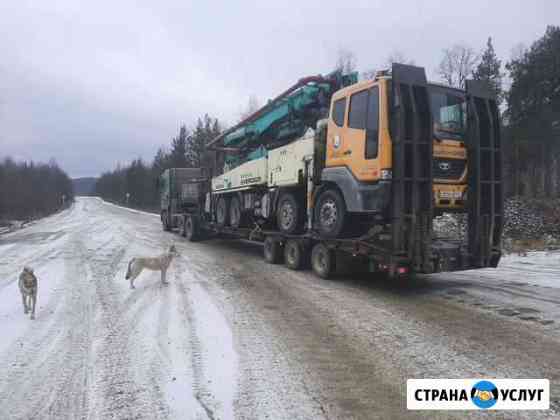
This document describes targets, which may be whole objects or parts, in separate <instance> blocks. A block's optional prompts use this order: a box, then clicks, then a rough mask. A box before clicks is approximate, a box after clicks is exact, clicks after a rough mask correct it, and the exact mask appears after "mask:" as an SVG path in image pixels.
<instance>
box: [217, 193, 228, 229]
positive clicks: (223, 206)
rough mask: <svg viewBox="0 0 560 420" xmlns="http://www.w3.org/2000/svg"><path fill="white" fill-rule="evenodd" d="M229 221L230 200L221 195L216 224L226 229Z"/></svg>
mask: <svg viewBox="0 0 560 420" xmlns="http://www.w3.org/2000/svg"><path fill="white" fill-rule="evenodd" d="M228 221H229V211H228V200H227V198H226V197H224V195H223V194H222V195H220V197H219V198H218V202H217V203H216V223H218V226H220V227H224V226H226V225H227V224H228Z"/></svg>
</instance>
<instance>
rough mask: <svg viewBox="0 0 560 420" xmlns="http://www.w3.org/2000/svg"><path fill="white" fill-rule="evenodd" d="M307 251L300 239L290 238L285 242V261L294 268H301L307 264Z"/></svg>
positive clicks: (289, 266)
mask: <svg viewBox="0 0 560 420" xmlns="http://www.w3.org/2000/svg"><path fill="white" fill-rule="evenodd" d="M305 260H306V252H305V248H304V247H303V245H302V244H301V243H300V241H297V240H295V239H288V240H287V241H286V243H285V244H284V262H285V263H286V267H288V268H289V269H292V270H301V269H302V268H303V267H304V266H305V262H306V261H305Z"/></svg>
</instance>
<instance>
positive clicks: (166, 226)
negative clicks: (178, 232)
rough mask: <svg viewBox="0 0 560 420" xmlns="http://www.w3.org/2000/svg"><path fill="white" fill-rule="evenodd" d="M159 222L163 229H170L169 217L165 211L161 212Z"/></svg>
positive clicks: (167, 230)
mask: <svg viewBox="0 0 560 420" xmlns="http://www.w3.org/2000/svg"><path fill="white" fill-rule="evenodd" d="M161 224H162V226H163V230H164V231H166V232H169V231H170V230H171V225H170V224H169V217H168V215H167V212H166V211H164V212H162V213H161Z"/></svg>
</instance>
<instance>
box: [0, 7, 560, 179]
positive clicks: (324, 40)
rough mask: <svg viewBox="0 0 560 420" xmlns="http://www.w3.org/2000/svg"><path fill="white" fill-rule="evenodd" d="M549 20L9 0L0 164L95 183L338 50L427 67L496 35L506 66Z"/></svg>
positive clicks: (497, 14) (362, 62) (506, 10)
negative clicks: (39, 163) (515, 49)
mask: <svg viewBox="0 0 560 420" xmlns="http://www.w3.org/2000/svg"><path fill="white" fill-rule="evenodd" d="M552 16H560V6H559V5H558V4H557V2H545V1H541V2H535V3H533V4H532V6H531V7H527V6H526V3H523V2H521V1H507V2H506V1H496V2H490V3H488V2H486V1H483V0H477V1H471V2H470V3H469V6H468V7H466V5H464V4H463V5H459V4H458V5H457V6H456V7H454V8H453V7H451V3H449V2H444V1H439V0H438V1H429V2H409V1H393V2H392V3H386V2H381V1H362V2H360V1H357V2H353V3H351V4H345V5H344V6H343V5H341V3H340V2H335V1H315V0H314V1H310V2H299V1H285V2H281V3H270V2H213V1H191V2H189V1H184V0H181V1H178V0H171V1H167V2H163V3H155V2H148V1H146V2H143V1H130V0H122V1H106V0H99V1H96V2H78V1H49V2H31V1H29V2H23V1H19V0H18V1H13V0H7V1H6V0H4V1H3V2H1V4H0V51H1V54H2V57H1V59H0V127H2V128H1V130H0V155H8V154H9V155H12V156H18V157H22V158H25V159H34V160H48V159H49V158H51V157H55V158H56V159H57V160H58V162H59V163H60V164H61V166H62V167H63V168H65V169H66V170H67V171H68V172H69V173H70V174H71V175H73V176H82V175H96V174H99V173H100V172H101V171H103V170H107V169H109V168H111V167H112V166H113V165H114V164H115V163H116V162H118V161H121V162H126V161H128V160H130V159H133V158H135V157H137V156H141V157H143V158H145V159H150V158H151V157H152V156H153V154H154V153H155V151H156V149H157V147H159V146H160V145H164V144H168V142H169V139H170V138H171V137H172V136H173V135H175V134H176V133H177V131H178V128H179V124H180V123H181V122H185V123H187V124H188V125H191V124H193V123H194V122H195V121H196V118H197V117H199V116H201V115H203V114H204V113H209V114H211V115H213V116H217V117H219V118H220V119H222V120H224V121H226V122H233V121H234V120H235V119H236V118H237V117H238V114H239V111H240V109H241V108H243V107H244V106H245V105H246V103H247V99H248V98H249V96H251V95H256V96H257V97H258V98H259V100H260V102H261V103H263V102H264V101H265V100H266V99H267V98H269V97H272V96H274V95H276V94H277V93H279V92H280V91H282V90H284V89H286V88H287V87H288V86H289V85H290V84H292V83H294V82H295V81H296V80H297V79H299V78H300V77H303V76H305V75H308V74H317V73H326V72H328V71H330V70H331V68H332V66H333V65H334V62H335V61H336V54H337V51H338V50H339V49H340V48H346V49H350V50H353V51H354V52H355V53H356V56H357V57H358V65H359V67H360V68H361V69H368V68H371V67H377V66H378V65H379V64H380V63H384V62H385V60H386V57H387V56H388V55H389V54H390V53H392V52H393V51H395V50H399V51H402V52H403V53H404V54H405V55H406V56H408V57H410V58H412V59H414V61H415V62H416V63H417V64H419V65H425V66H426V67H427V68H428V70H431V69H433V68H435V66H436V65H437V61H438V59H439V55H440V52H441V49H442V48H444V47H446V46H448V45H450V44H453V43H455V42H457V41H463V42H466V43H468V44H470V45H472V46H473V47H474V48H476V49H478V48H483V47H484V44H485V41H486V37H487V36H489V35H491V36H493V39H494V43H495V46H496V50H497V52H498V54H500V55H502V57H503V58H506V59H507V57H508V54H509V49H510V48H511V46H512V45H514V44H516V43H519V42H524V43H526V44H530V43H531V41H532V40H534V39H536V38H537V37H538V36H540V35H542V34H543V33H544V29H545V25H546V23H552V24H553V23H558V22H551V21H550V19H551V17H552Z"/></svg>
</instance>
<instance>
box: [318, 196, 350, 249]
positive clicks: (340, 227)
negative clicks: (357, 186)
mask: <svg viewBox="0 0 560 420" xmlns="http://www.w3.org/2000/svg"><path fill="white" fill-rule="evenodd" d="M346 218H347V212H346V204H345V203H344V198H342V195H340V193H339V192H338V191H337V190H334V189H330V190H326V191H324V192H323V193H321V195H320V196H319V199H318V200H317V206H315V226H316V227H317V229H318V230H319V233H320V234H321V236H323V237H325V238H338V237H340V236H341V234H342V232H343V231H344V225H345V222H346Z"/></svg>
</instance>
